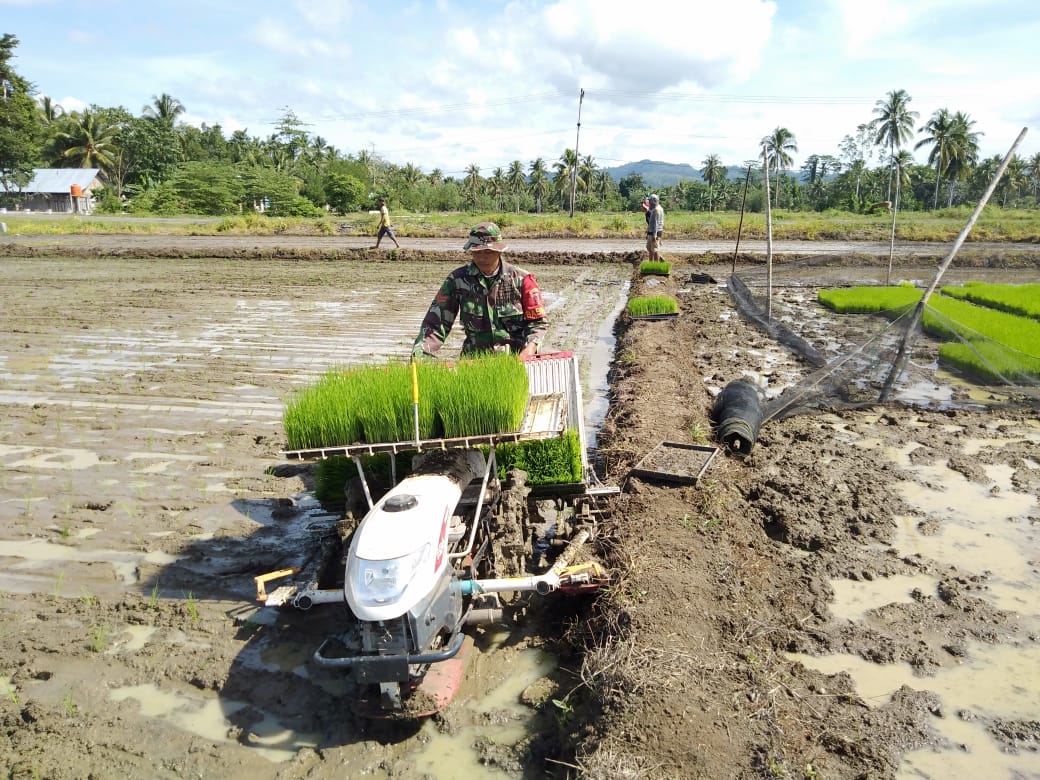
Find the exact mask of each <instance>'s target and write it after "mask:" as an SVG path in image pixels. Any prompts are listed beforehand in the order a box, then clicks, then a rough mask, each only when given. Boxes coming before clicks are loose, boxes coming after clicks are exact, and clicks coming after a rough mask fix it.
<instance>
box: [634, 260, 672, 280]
mask: <svg viewBox="0 0 1040 780" xmlns="http://www.w3.org/2000/svg"><path fill="white" fill-rule="evenodd" d="M639 273H640V274H642V275H643V276H668V275H669V274H671V273H672V264H671V263H669V262H668V261H666V260H644V261H643V262H642V263H640V264H639Z"/></svg>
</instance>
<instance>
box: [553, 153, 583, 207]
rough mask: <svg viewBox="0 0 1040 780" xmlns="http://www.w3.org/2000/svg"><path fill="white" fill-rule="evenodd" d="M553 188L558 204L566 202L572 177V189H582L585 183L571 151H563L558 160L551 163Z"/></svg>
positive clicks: (578, 164) (576, 159)
mask: <svg viewBox="0 0 1040 780" xmlns="http://www.w3.org/2000/svg"><path fill="white" fill-rule="evenodd" d="M553 170H554V171H555V173H554V174H553V179H552V180H553V186H554V189H555V190H556V194H557V195H559V196H560V203H561V204H563V203H565V202H566V200H567V198H568V196H569V195H570V191H571V178H572V177H574V188H575V191H577V190H578V189H579V188H583V187H584V185H585V182H584V181H582V178H581V165H580V161H579V160H578V156H577V155H576V154H575V153H574V150H573V149H564V150H563V154H561V155H560V159H558V160H557V161H556V162H554V163H553Z"/></svg>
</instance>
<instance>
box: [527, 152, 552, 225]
mask: <svg viewBox="0 0 1040 780" xmlns="http://www.w3.org/2000/svg"><path fill="white" fill-rule="evenodd" d="M527 174H528V187H529V188H530V190H531V195H532V196H534V210H535V211H536V212H537V213H539V214H541V213H542V203H543V202H544V201H545V198H546V196H548V194H549V192H550V189H549V172H548V170H547V169H546V167H545V160H543V159H542V158H541V157H536V158H535V159H533V160H532V161H531V165H530V167H529V168H528V169H527Z"/></svg>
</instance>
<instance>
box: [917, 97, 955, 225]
mask: <svg viewBox="0 0 1040 780" xmlns="http://www.w3.org/2000/svg"><path fill="white" fill-rule="evenodd" d="M953 129H954V128H953V117H952V116H951V115H950V112H949V110H948V109H945V108H940V109H937V110H936V112H935V113H934V114H932V116H931V118H930V119H929V120H928V121H927V122H925V124H924V127H922V128H921V130H920V132H922V133H928V137H927V138H922V139H921V140H920V141H918V142H917V143H916V144H914V149H915V150H916V149H920V148H921V147H922V146H929V145H930V146H931V147H932V149H931V151H930V152H929V153H928V164H929V165H934V166H935V194H934V196H933V197H932V210H933V211H934V210H935V209H936V208H937V207H938V204H939V180H940V177H941V176H942V174H943V172H944V171H945V170H946V169H947V168H948V167H949V165H950V151H951V149H950V145H951V141H952V138H951V135H952V133H953Z"/></svg>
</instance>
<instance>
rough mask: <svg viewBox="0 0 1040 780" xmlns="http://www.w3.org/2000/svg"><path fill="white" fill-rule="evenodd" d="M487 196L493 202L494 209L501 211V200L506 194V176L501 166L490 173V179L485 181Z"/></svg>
mask: <svg viewBox="0 0 1040 780" xmlns="http://www.w3.org/2000/svg"><path fill="white" fill-rule="evenodd" d="M487 189H488V194H489V195H490V196H491V197H492V198H494V200H495V208H496V209H498V210H501V209H502V198H503V197H504V196H505V194H506V176H505V173H504V172H503V171H502V168H501V166H500V167H498V168H495V170H493V171H492V172H491V178H489V179H488V180H487Z"/></svg>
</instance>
